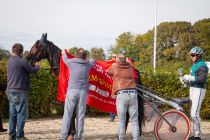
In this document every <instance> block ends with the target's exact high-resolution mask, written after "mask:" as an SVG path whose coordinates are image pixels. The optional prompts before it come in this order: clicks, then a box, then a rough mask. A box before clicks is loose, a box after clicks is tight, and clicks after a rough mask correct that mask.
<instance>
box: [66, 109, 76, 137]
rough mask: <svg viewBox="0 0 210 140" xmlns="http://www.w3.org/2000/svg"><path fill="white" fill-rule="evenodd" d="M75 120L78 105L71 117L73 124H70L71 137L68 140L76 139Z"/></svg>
mask: <svg viewBox="0 0 210 140" xmlns="http://www.w3.org/2000/svg"><path fill="white" fill-rule="evenodd" d="M75 120H76V107H75V108H74V113H73V116H72V118H71V124H70V128H69V132H68V134H69V137H68V139H67V140H74V135H75V133H76V128H75Z"/></svg>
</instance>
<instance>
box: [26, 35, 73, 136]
mask: <svg viewBox="0 0 210 140" xmlns="http://www.w3.org/2000/svg"><path fill="white" fill-rule="evenodd" d="M60 55H61V49H60V48H58V47H57V46H56V45H55V44H54V43H53V42H51V41H49V40H47V33H46V34H42V37H41V39H40V40H37V41H36V43H35V44H34V45H33V46H32V48H31V50H30V52H29V54H28V56H27V57H26V58H27V60H28V61H29V62H30V64H31V65H32V66H33V65H34V64H35V62H38V61H40V60H42V59H47V60H48V62H49V64H50V70H51V71H52V72H53V73H54V74H55V75H56V76H57V77H58V75H59V67H60ZM75 118H76V114H75V112H74V115H73V116H72V121H71V126H70V130H69V135H74V134H75V132H76V130H75Z"/></svg>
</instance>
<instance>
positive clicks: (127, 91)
mask: <svg viewBox="0 0 210 140" xmlns="http://www.w3.org/2000/svg"><path fill="white" fill-rule="evenodd" d="M117 93H118V94H120V93H136V90H120V91H118V92H117Z"/></svg>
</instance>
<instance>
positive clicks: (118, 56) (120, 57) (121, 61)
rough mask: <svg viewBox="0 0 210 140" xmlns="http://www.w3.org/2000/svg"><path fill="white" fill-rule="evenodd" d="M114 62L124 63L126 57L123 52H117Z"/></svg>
mask: <svg viewBox="0 0 210 140" xmlns="http://www.w3.org/2000/svg"><path fill="white" fill-rule="evenodd" d="M116 62H117V63H121V64H122V63H123V64H124V63H126V58H125V56H124V55H123V54H118V55H117V56H116Z"/></svg>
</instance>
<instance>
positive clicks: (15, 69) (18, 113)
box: [6, 43, 40, 140]
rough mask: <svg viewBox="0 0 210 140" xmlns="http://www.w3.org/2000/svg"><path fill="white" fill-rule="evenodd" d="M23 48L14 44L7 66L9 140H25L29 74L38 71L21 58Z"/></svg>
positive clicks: (36, 67) (36, 65)
mask: <svg viewBox="0 0 210 140" xmlns="http://www.w3.org/2000/svg"><path fill="white" fill-rule="evenodd" d="M22 54H23V46H22V45H21V44H20V43H15V44H14V45H13V47H12V56H11V57H10V58H9V60H8V64H7V89H6V92H7V97H8V100H9V140H26V138H25V136H24V125H25V120H26V119H27V117H28V91H29V74H30V73H35V72H37V71H38V70H39V68H40V67H39V65H38V64H37V63H35V66H34V67H32V66H31V65H30V64H29V63H28V61H26V60H25V59H24V58H22Z"/></svg>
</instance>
